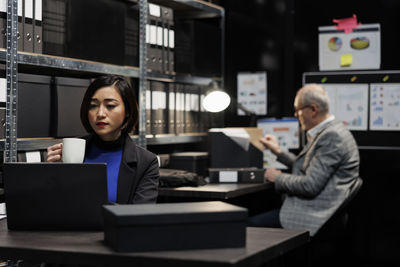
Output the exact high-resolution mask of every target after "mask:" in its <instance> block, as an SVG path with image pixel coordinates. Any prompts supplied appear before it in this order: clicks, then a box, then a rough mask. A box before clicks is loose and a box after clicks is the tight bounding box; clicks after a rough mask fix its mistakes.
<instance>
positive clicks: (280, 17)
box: [215, 0, 400, 266]
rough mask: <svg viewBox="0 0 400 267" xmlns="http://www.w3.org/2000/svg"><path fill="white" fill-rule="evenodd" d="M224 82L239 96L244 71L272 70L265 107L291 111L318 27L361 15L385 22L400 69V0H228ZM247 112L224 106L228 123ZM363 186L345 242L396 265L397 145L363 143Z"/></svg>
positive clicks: (379, 262)
mask: <svg viewBox="0 0 400 267" xmlns="http://www.w3.org/2000/svg"><path fill="white" fill-rule="evenodd" d="M215 2H219V4H221V5H223V6H224V7H225V9H226V31H227V32H226V55H225V56H226V61H225V62H226V75H225V78H226V81H225V83H226V87H227V90H228V91H229V92H230V93H231V94H232V95H233V96H235V97H236V94H237V89H236V75H237V72H240V71H267V74H268V115H267V116H262V117H283V116H292V115H293V107H292V105H293V99H294V96H295V93H296V91H297V89H299V88H300V87H301V86H302V74H303V73H304V72H311V71H319V67H318V27H319V26H327V25H334V23H333V22H332V20H333V19H341V18H347V17H351V16H352V15H353V14H356V15H357V18H358V20H359V21H360V22H361V23H363V24H367V23H380V25H381V70H400V49H399V48H398V44H399V41H400V40H399V39H400V34H399V30H398V29H399V26H400V21H399V18H400V16H399V14H400V1H397V0H377V1H362V2H360V1H351V0H337V1H321V0H271V1H269V0H264V1H263V0H252V1H250V0H249V1H241V0H226V1H215ZM249 122H250V118H249V117H246V116H244V117H239V116H237V115H236V107H230V109H229V110H228V111H227V112H226V113H225V124H226V126H248V125H249ZM360 157H361V165H360V175H361V177H362V178H363V180H364V184H363V187H362V189H361V192H360V194H359V195H358V196H357V198H356V199H355V201H354V202H353V203H352V205H351V209H350V228H349V232H348V240H347V241H348V242H347V243H346V244H344V246H346V247H347V248H348V249H349V251H350V253H351V255H354V257H353V258H352V259H350V260H349V263H353V264H354V265H353V266H360V265H362V266H385V265H386V266H387V265H391V266H398V265H399V263H400V255H399V253H398V252H397V248H398V245H396V244H397V243H398V237H399V236H400V228H399V225H400V216H399V213H398V212H397V210H398V203H400V194H399V193H398V192H397V191H398V188H399V184H400V183H399V182H398V181H399V172H400V169H399V164H398V162H399V159H400V150H398V148H391V149H390V148H389V149H386V150H366V149H362V150H360Z"/></svg>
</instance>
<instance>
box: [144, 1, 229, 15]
mask: <svg viewBox="0 0 400 267" xmlns="http://www.w3.org/2000/svg"><path fill="white" fill-rule="evenodd" d="M149 2H151V3H154V4H158V5H161V6H166V7H170V8H172V9H173V10H174V14H175V15H176V16H177V17H187V18H218V17H222V16H224V14H225V11H224V8H223V7H220V6H217V5H215V4H212V3H208V2H205V1H200V0H173V1H171V0H150V1H149Z"/></svg>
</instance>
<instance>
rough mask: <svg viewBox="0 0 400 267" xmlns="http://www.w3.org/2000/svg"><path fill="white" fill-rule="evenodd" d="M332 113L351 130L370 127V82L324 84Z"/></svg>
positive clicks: (362, 129)
mask: <svg viewBox="0 0 400 267" xmlns="http://www.w3.org/2000/svg"><path fill="white" fill-rule="evenodd" d="M322 86H323V87H324V88H325V90H326V92H327V94H328V97H329V98H330V109H329V111H330V113H331V114H333V115H334V116H335V118H336V119H337V120H340V121H342V122H343V124H344V125H345V126H346V128H347V129H349V130H356V131H366V130H367V129H368V84H329V85H328V84H323V85H322Z"/></svg>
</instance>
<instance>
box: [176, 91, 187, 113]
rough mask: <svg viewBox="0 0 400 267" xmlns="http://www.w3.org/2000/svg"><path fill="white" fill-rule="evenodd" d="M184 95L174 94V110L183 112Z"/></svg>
mask: <svg viewBox="0 0 400 267" xmlns="http://www.w3.org/2000/svg"><path fill="white" fill-rule="evenodd" d="M184 103H185V94H183V93H176V110H178V111H183V110H185V106H184Z"/></svg>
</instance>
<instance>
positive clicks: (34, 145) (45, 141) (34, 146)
mask: <svg viewBox="0 0 400 267" xmlns="http://www.w3.org/2000/svg"><path fill="white" fill-rule="evenodd" d="M206 137H207V133H193V134H182V135H172V134H171V135H169V134H165V135H156V136H152V135H148V136H146V140H147V144H148V145H166V144H186V143H199V142H202V141H204V138H206ZM132 139H133V140H134V141H135V142H137V141H138V139H139V137H138V136H132ZM17 142H18V145H17V149H18V151H33V150H45V149H47V147H49V146H52V145H55V144H58V143H61V142H62V139H61V138H59V139H57V138H21V139H18V141H17ZM0 151H4V139H1V140H0Z"/></svg>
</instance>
